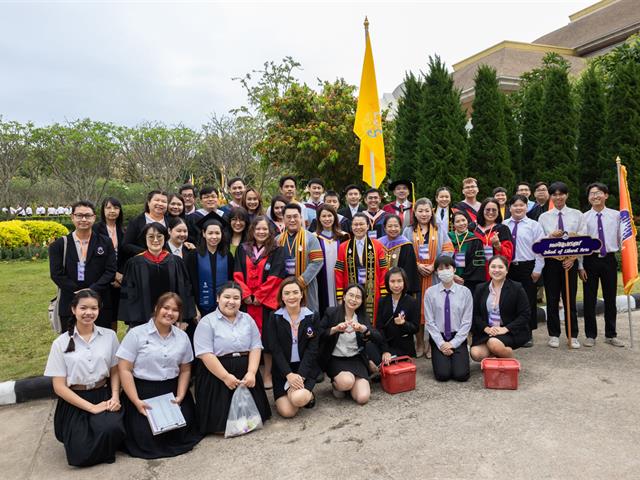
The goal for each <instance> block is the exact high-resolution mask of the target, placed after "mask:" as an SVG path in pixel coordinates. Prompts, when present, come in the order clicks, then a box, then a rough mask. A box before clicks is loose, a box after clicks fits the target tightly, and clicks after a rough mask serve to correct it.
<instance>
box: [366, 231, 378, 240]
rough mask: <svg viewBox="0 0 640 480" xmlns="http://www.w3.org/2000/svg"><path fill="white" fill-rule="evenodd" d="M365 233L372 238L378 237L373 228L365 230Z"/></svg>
mask: <svg viewBox="0 0 640 480" xmlns="http://www.w3.org/2000/svg"><path fill="white" fill-rule="evenodd" d="M367 235H369V238H372V239H374V240H377V239H378V232H376V231H375V230H369V231H368V232H367Z"/></svg>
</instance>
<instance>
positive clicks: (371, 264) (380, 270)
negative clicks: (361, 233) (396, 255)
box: [335, 237, 388, 326]
mask: <svg viewBox="0 0 640 480" xmlns="http://www.w3.org/2000/svg"><path fill="white" fill-rule="evenodd" d="M359 268H364V269H365V271H366V280H365V284H364V285H363V287H364V289H365V291H366V292H367V298H366V310H367V314H368V315H369V317H370V318H373V325H374V326H375V324H376V314H377V310H378V301H379V300H380V297H381V296H382V295H386V294H387V288H386V286H385V282H384V277H385V275H386V273H387V270H388V268H387V258H386V256H385V251H384V247H383V246H382V244H381V243H380V242H378V241H377V240H373V239H371V238H368V237H365V244H364V248H363V252H362V263H361V262H360V259H359V258H358V254H357V247H356V239H355V238H352V239H350V240H349V241H348V242H344V243H343V244H342V245H340V248H339V249H338V260H337V261H336V267H335V270H336V297H337V298H338V300H342V296H343V295H344V291H345V289H346V288H347V286H348V285H349V284H351V283H358V269H359Z"/></svg>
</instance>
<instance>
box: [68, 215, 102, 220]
mask: <svg viewBox="0 0 640 480" xmlns="http://www.w3.org/2000/svg"><path fill="white" fill-rule="evenodd" d="M73 216H74V217H76V218H77V219H78V220H91V219H92V218H93V217H95V216H96V215H95V213H74V214H73Z"/></svg>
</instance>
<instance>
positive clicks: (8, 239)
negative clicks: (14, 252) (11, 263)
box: [0, 220, 31, 251]
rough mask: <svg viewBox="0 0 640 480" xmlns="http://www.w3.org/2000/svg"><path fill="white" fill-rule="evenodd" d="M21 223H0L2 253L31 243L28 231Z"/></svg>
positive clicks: (13, 221) (11, 221) (14, 221)
mask: <svg viewBox="0 0 640 480" xmlns="http://www.w3.org/2000/svg"><path fill="white" fill-rule="evenodd" d="M23 223H24V222H21V221H19V220H10V221H8V222H0V248H2V250H3V251H4V250H5V249H9V250H10V249H14V248H18V247H25V246H27V245H29V243H30V242H31V239H30V237H29V230H27V229H26V228H25V227H24V225H23Z"/></svg>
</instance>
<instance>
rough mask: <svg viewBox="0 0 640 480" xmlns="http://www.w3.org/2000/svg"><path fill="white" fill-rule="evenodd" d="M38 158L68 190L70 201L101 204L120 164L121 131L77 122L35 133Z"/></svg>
mask: <svg viewBox="0 0 640 480" xmlns="http://www.w3.org/2000/svg"><path fill="white" fill-rule="evenodd" d="M32 139H33V145H34V148H35V156H36V157H37V159H38V160H39V162H40V163H41V165H42V166H43V167H44V168H46V169H47V170H48V171H49V172H50V174H51V176H52V177H53V178H55V179H57V180H59V181H60V183H61V184H62V185H63V186H64V187H65V188H66V190H67V198H69V199H72V200H91V201H93V202H96V203H97V202H98V201H99V200H100V199H101V198H102V195H103V192H104V189H105V186H106V181H105V179H107V178H109V177H110V176H111V173H112V172H113V170H114V166H115V164H116V159H117V156H118V152H119V149H120V146H119V144H118V128H117V127H116V126H114V125H113V124H111V123H104V122H94V121H91V120H89V119H84V120H76V121H73V122H69V123H67V124H65V125H61V124H58V123H55V124H53V125H50V126H48V127H42V128H36V129H34V130H33V136H32Z"/></svg>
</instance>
